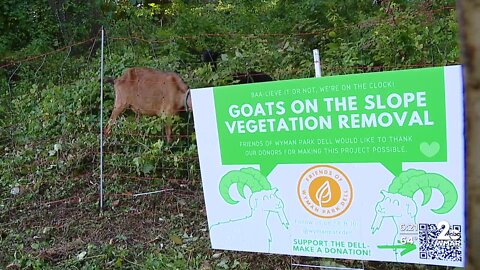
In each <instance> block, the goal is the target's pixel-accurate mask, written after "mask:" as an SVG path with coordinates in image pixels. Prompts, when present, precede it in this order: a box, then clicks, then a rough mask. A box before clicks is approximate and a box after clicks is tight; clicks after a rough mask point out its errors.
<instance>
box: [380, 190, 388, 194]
mask: <svg viewBox="0 0 480 270" xmlns="http://www.w3.org/2000/svg"><path fill="white" fill-rule="evenodd" d="M380 193H381V194H382V195H383V196H387V194H388V192H387V191H385V190H383V189H382V191H380ZM386 193H387V194H386Z"/></svg>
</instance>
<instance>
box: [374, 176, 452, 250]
mask: <svg viewBox="0 0 480 270" xmlns="http://www.w3.org/2000/svg"><path fill="white" fill-rule="evenodd" d="M433 188H436V189H438V191H440V192H441V193H442V194H443V197H444V201H443V204H442V206H441V207H440V208H438V209H435V210H434V209H432V211H433V212H434V213H437V214H445V213H448V212H450V211H451V210H452V208H453V207H454V206H455V204H456V203H457V199H458V194H457V190H456V189H455V186H454V185H453V183H452V182H451V181H450V180H448V179H447V178H445V177H443V176H442V175H439V174H435V173H426V172H425V171H422V170H415V169H409V170H407V171H404V172H402V173H401V174H400V175H399V176H397V177H395V178H394V179H393V181H392V183H391V184H390V186H389V187H388V191H384V190H382V191H381V193H382V195H383V198H382V200H381V201H379V202H378V203H377V205H376V206H375V218H374V220H373V223H372V227H371V230H372V234H375V233H376V232H377V231H378V230H379V229H380V227H381V226H382V224H383V221H384V220H385V219H389V218H391V219H392V221H393V223H394V224H395V226H396V233H395V235H394V237H393V243H392V244H393V245H395V244H397V240H398V239H397V238H398V236H399V233H400V226H401V225H402V224H403V225H416V224H417V222H416V216H417V212H418V207H417V203H416V202H415V201H414V200H413V195H414V194H415V193H416V192H417V191H419V190H421V191H422V193H423V196H424V197H423V203H422V206H423V205H426V204H427V203H428V202H429V201H430V199H431V197H432V190H433ZM394 252H395V257H397V256H398V253H397V250H394Z"/></svg>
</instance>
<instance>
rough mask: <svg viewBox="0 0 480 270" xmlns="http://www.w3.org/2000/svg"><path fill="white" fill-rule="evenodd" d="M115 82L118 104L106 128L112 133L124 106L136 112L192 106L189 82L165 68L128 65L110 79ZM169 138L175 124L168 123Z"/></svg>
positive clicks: (164, 111)
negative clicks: (118, 74) (132, 66)
mask: <svg viewBox="0 0 480 270" xmlns="http://www.w3.org/2000/svg"><path fill="white" fill-rule="evenodd" d="M106 81H107V82H109V83H113V84H114V88H115V107H114V108H113V111H112V115H111V116H110V120H109V121H108V124H107V127H106V128H105V130H104V134H105V136H108V135H109V134H110V130H111V127H112V125H113V124H114V123H115V121H116V119H117V117H118V116H119V115H120V114H122V113H123V112H124V111H125V109H127V108H129V109H131V110H132V111H134V112H135V113H136V115H137V118H138V116H139V115H149V116H160V115H166V116H173V115H176V114H178V113H179V112H180V111H185V110H187V111H188V110H191V108H192V100H191V96H190V90H189V89H188V86H187V85H186V84H185V83H184V82H183V80H182V79H181V78H180V76H179V75H178V74H177V73H174V72H162V71H158V70H155V69H151V68H129V69H127V70H126V71H125V72H124V73H123V75H122V76H120V77H118V78H117V79H113V78H110V79H107V80H106ZM165 133H166V138H167V142H168V143H170V142H171V141H172V126H171V124H169V123H167V124H165Z"/></svg>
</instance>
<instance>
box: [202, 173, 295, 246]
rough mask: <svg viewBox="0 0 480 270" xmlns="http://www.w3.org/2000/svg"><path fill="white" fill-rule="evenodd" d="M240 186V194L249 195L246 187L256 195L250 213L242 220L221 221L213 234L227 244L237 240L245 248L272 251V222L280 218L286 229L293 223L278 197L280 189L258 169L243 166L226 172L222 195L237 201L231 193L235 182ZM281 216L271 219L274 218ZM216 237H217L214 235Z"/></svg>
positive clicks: (232, 201)
mask: <svg viewBox="0 0 480 270" xmlns="http://www.w3.org/2000/svg"><path fill="white" fill-rule="evenodd" d="M234 184H236V185H237V190H238V193H239V194H240V196H242V197H243V198H245V194H244V187H245V186H246V187H248V188H249V189H250V190H251V192H252V194H251V195H250V198H249V200H248V203H249V206H250V214H249V215H247V216H245V217H243V218H239V219H232V220H227V221H222V222H218V223H216V224H213V225H212V226H210V235H211V236H214V237H215V239H219V240H220V241H221V242H223V243H235V246H236V247H237V248H239V249H241V250H246V251H249V250H250V251H253V250H252V247H254V248H255V251H263V252H269V251H270V249H271V244H272V233H271V231H270V225H269V224H270V222H276V221H278V220H279V221H280V222H281V224H282V226H283V227H284V228H285V229H288V226H289V223H288V220H287V217H286V215H285V212H284V204H283V201H282V200H281V199H280V198H279V197H278V196H277V192H278V190H277V189H276V188H273V189H272V187H271V185H270V182H268V180H267V178H266V177H265V176H263V175H262V174H261V173H260V172H259V171H258V170H256V169H254V168H243V169H240V170H236V171H230V172H228V173H227V174H225V175H224V176H223V177H222V179H221V181H220V185H219V189H220V195H221V196H222V198H223V199H224V200H225V202H227V203H229V204H236V203H238V201H235V200H233V199H232V198H231V196H230V194H229V189H230V187H231V186H232V185H234ZM272 217H273V218H278V219H271V218H272ZM212 239H213V238H212Z"/></svg>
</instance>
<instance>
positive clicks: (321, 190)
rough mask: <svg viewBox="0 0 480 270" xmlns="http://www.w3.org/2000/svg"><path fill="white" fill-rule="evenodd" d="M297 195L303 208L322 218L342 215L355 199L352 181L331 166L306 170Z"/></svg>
mask: <svg viewBox="0 0 480 270" xmlns="http://www.w3.org/2000/svg"><path fill="white" fill-rule="evenodd" d="M297 193H298V198H299V199H300V202H301V203H302V205H303V207H304V208H305V209H306V210H307V211H308V212H309V213H310V214H312V215H315V216H317V217H322V218H334V217H338V216H340V215H342V214H343V213H345V211H347V210H348V208H349V207H350V205H351V204H352V199H353V189H352V184H351V183H350V179H348V177H347V175H346V174H345V173H343V172H342V171H341V170H339V169H338V168H335V167H333V166H329V165H318V166H313V167H311V168H309V169H308V170H306V171H305V172H304V173H303V174H302V176H301V177H300V180H299V181H298V188H297Z"/></svg>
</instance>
